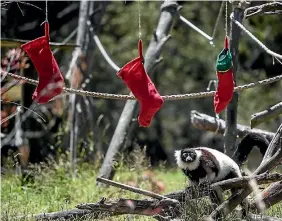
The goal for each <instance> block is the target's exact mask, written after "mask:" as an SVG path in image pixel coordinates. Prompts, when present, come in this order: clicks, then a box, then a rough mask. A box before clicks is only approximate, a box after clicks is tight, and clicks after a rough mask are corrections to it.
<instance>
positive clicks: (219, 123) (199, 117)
mask: <svg viewBox="0 0 282 221" xmlns="http://www.w3.org/2000/svg"><path fill="white" fill-rule="evenodd" d="M190 120H191V123H192V125H193V126H194V127H196V128H198V129H201V130H207V131H213V132H215V131H216V130H217V132H218V133H219V134H223V133H224V129H225V127H226V122H225V121H224V120H221V119H216V118H215V117H212V116H209V115H206V114H203V113H200V112H198V111H196V110H192V111H191V113H190ZM249 133H255V134H261V135H263V136H265V137H266V138H267V139H268V140H271V139H272V138H273V137H274V135H275V134H274V133H272V132H268V131H265V130H261V129H251V128H250V127H248V126H245V125H242V124H237V134H238V136H239V137H240V138H242V137H244V136H245V135H247V134H249Z"/></svg>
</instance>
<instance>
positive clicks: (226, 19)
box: [225, 1, 228, 36]
mask: <svg viewBox="0 0 282 221" xmlns="http://www.w3.org/2000/svg"><path fill="white" fill-rule="evenodd" d="M227 22H228V4H227V1H225V36H228V24H227Z"/></svg>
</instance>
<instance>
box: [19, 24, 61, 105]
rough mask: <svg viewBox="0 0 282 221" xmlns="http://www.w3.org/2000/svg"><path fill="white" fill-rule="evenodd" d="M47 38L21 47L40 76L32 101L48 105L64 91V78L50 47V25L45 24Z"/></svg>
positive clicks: (35, 40) (38, 39)
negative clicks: (47, 103)
mask: <svg viewBox="0 0 282 221" xmlns="http://www.w3.org/2000/svg"><path fill="white" fill-rule="evenodd" d="M44 25H45V36H42V37H40V38H37V39H34V40H32V41H30V42H27V43H25V44H23V45H22V46H21V48H22V49H23V50H24V51H25V52H26V53H27V55H28V56H29V58H30V59H31V61H32V63H33V65H34V67H35V69H36V71H37V73H38V76H39V84H38V85H37V87H36V89H35V91H34V93H33V96H32V99H34V100H36V101H37V102H38V103H46V102H48V101H49V100H51V99H52V98H53V97H55V96H57V95H59V94H60V93H62V91H63V87H64V78H63V76H62V74H61V71H60V69H59V66H58V64H57V62H56V59H55V58H54V55H53V54H52V52H51V49H50V46H49V24H48V22H45V24H44Z"/></svg>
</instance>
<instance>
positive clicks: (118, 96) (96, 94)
mask: <svg viewBox="0 0 282 221" xmlns="http://www.w3.org/2000/svg"><path fill="white" fill-rule="evenodd" d="M1 75H8V76H10V77H13V78H15V79H20V80H23V81H26V82H27V83H29V84H33V85H35V86H36V85H37V84H38V81H37V80H33V79H29V78H26V77H22V76H19V75H16V74H12V73H8V72H6V71H3V70H2V69H1ZM279 80H282V75H278V76H276V77H273V78H268V79H265V80H261V81H257V82H253V83H249V84H245V85H242V86H237V87H235V89H234V90H235V91H243V90H246V89H250V88H254V87H256V86H260V85H267V84H271V83H273V82H276V81H279ZM64 92H65V93H70V94H77V95H81V96H89V97H96V98H103V99H113V100H135V99H136V98H135V97H134V96H133V95H122V94H108V93H99V92H90V91H84V90H77V89H73V88H66V87H64ZM214 95H215V91H209V92H198V93H189V94H176V95H164V96H161V97H162V98H163V99H164V100H167V101H174V100H188V99H197V98H203V97H213V96H214Z"/></svg>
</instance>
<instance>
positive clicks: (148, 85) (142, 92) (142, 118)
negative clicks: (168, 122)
mask: <svg viewBox="0 0 282 221" xmlns="http://www.w3.org/2000/svg"><path fill="white" fill-rule="evenodd" d="M138 49H139V57H138V58H135V59H134V60H132V61H130V62H129V63H127V64H126V65H125V66H123V67H122V68H121V69H120V71H119V72H118V73H117V75H118V76H119V77H120V78H121V79H123V81H124V82H125V84H126V85H127V87H128V88H129V89H130V90H131V91H132V93H133V94H134V96H135V97H136V99H137V100H138V102H139V105H140V114H139V117H138V122H139V125H140V126H142V127H148V126H149V125H150V124H151V121H152V118H153V116H154V115H155V113H156V112H157V111H158V110H159V109H160V108H161V106H162V105H163V102H164V101H163V99H162V97H161V96H160V94H159V92H158V91H157V89H156V87H155V85H154V84H153V82H152V81H151V79H150V77H149V76H148V74H147V73H146V71H145V68H144V66H143V63H142V62H143V55H142V41H141V40H139V42H138Z"/></svg>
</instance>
